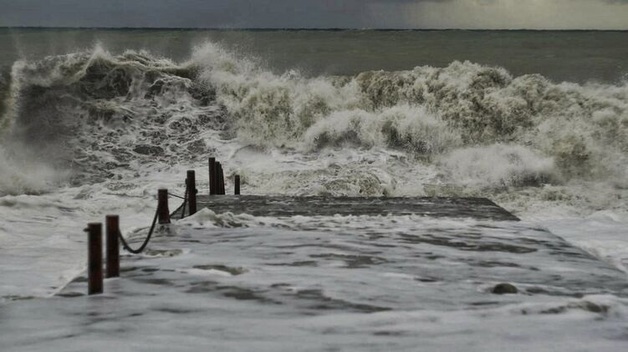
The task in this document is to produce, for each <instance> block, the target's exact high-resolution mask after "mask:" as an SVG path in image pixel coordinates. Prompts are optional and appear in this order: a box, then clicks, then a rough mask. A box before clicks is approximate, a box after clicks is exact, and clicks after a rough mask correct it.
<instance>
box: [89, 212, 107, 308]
mask: <svg viewBox="0 0 628 352" xmlns="http://www.w3.org/2000/svg"><path fill="white" fill-rule="evenodd" d="M86 231H87V294H88V295H94V294H98V293H102V291H103V289H102V288H103V282H102V280H103V278H102V223H99V222H98V223H90V224H87V229H86Z"/></svg>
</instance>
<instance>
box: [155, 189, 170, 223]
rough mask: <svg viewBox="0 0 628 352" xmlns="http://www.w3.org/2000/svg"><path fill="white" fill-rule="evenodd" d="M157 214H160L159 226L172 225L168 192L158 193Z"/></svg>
mask: <svg viewBox="0 0 628 352" xmlns="http://www.w3.org/2000/svg"><path fill="white" fill-rule="evenodd" d="M157 212H158V213H159V215H158V216H159V224H169V223H170V210H169V209H168V190H167V189H160V190H158V191H157Z"/></svg>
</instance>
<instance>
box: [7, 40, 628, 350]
mask: <svg viewBox="0 0 628 352" xmlns="http://www.w3.org/2000/svg"><path fill="white" fill-rule="evenodd" d="M627 42H628V32H622V31H375V30H342V31H341V30H330V31H323V30H268V31H263V30H248V31H246V30H240V31H238V30H224V31H219V30H214V31H206V30H142V29H127V30H89V29H81V30H77V29H48V30H43V29H0V349H2V350H3V351H13V350H28V351H40V350H41V351H47V350H50V349H51V348H52V349H53V350H66V351H71V350H76V351H83V350H106V349H110V348H112V347H115V348H117V349H120V350H125V348H126V349H131V350H147V351H148V350H150V351H156V350H168V351H170V350H173V349H174V350H198V348H201V347H211V348H213V350H224V351H249V350H253V349H255V350H258V351H277V350H291V351H292V350H311V351H321V350H328V351H339V350H356V351H364V350H377V351H382V350H391V351H393V350H394V351H397V350H413V351H415V350H421V349H425V350H465V351H486V350H489V349H498V350H512V351H518V350H522V351H524V350H525V351H530V350H534V351H573V350H576V349H578V348H581V349H582V350H595V351H618V350H621V349H622V347H621V346H625V345H626V343H627V341H628V276H627V275H628V47H627V46H626V45H625V43H627ZM210 156H213V157H216V158H217V159H218V160H220V161H222V163H223V167H224V169H225V179H226V180H227V187H228V188H229V187H232V185H231V183H230V180H231V179H232V177H233V175H236V174H237V175H240V176H241V178H242V193H243V194H248V195H268V196H273V197H279V196H291V197H294V196H311V197H319V198H312V199H325V197H484V198H489V199H491V200H492V201H493V202H495V203H496V204H498V205H499V206H501V207H503V208H504V209H506V210H507V211H509V212H511V213H512V214H514V215H515V216H517V217H518V218H519V219H521V221H493V220H486V219H474V218H469V217H464V216H456V214H452V216H450V217H445V218H438V219H437V218H432V217H429V216H418V215H399V216H394V215H387V216H386V215H377V216H351V215H335V216H328V215H324V216H323V215H321V216H297V217H273V216H259V215H252V214H246V213H233V212H227V213H220V212H219V211H218V210H216V209H203V210H201V211H199V213H198V214H196V215H194V216H192V217H190V218H187V219H183V220H178V221H175V222H174V223H173V224H172V225H170V227H168V228H167V229H162V231H161V233H160V234H158V235H157V236H156V238H155V240H154V242H152V243H151V244H150V245H149V250H148V251H147V252H146V253H144V254H142V255H139V256H131V255H125V256H123V258H122V267H123V274H122V278H120V279H115V280H109V281H108V282H106V291H107V292H106V293H105V295H103V296H100V297H94V296H90V297H88V296H85V295H83V294H84V291H85V290H84V285H85V283H84V279H82V277H83V276H84V271H85V267H86V236H85V233H84V232H83V229H84V228H85V225H86V224H87V223H88V222H94V221H103V219H104V216H105V215H107V214H118V215H120V218H121V226H122V232H123V235H124V236H125V237H127V238H129V239H130V240H131V241H132V240H133V239H137V240H138V241H141V239H142V238H143V236H144V235H145V234H146V232H147V227H148V226H149V225H150V221H151V219H152V215H153V213H154V211H155V206H156V193H157V189H159V188H168V189H169V190H171V192H173V193H175V194H182V193H183V192H184V188H185V185H184V178H185V171H186V170H192V169H193V170H196V171H197V180H199V192H201V193H203V192H207V181H206V180H207V178H208V170H207V161H208V157H210ZM171 201H172V202H174V203H178V201H177V200H174V199H173V200H171ZM320 206H322V204H319V205H317V204H316V202H312V204H311V207H312V212H313V213H316V209H317V207H320ZM345 206H347V207H350V205H345ZM214 210H216V211H214ZM342 213H343V214H346V211H343V212H342ZM125 270H126V271H125ZM125 276H126V278H125ZM500 283H509V284H512V285H513V287H515V288H516V292H509V293H511V294H507V295H497V294H495V292H494V288H495V287H496V286H495V285H499V284H500Z"/></svg>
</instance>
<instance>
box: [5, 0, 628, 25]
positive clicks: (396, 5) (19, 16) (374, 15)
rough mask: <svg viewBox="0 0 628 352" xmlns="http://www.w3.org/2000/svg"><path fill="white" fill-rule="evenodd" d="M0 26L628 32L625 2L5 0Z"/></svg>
mask: <svg viewBox="0 0 628 352" xmlns="http://www.w3.org/2000/svg"><path fill="white" fill-rule="evenodd" d="M0 26H60V27H66V26H68V27H73V26H78V27H205V28H207V27H231V28H241V27H249V28H251V27H293V28H294V27H298V28H304V27H319V28H321V27H322V28H325V27H327V28H329V27H344V28H347V27H348V28H363V27H369V28H378V27H380V28H381V27H389V28H390V27H396V28H426V27H429V28H445V27H447V28H607V27H611V28H615V27H618V28H626V27H627V26H628V0H543V1H541V0H0Z"/></svg>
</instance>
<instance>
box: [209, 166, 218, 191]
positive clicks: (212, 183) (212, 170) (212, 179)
mask: <svg viewBox="0 0 628 352" xmlns="http://www.w3.org/2000/svg"><path fill="white" fill-rule="evenodd" d="M216 191H217V183H216V158H213V157H212V158H209V195H213V194H218V193H217V192H216Z"/></svg>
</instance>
